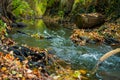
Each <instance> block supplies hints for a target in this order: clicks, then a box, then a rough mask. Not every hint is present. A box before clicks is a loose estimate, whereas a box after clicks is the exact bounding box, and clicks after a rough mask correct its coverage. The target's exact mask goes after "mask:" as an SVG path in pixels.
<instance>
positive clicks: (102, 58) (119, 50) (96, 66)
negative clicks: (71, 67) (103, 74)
mask: <svg viewBox="0 0 120 80" xmlns="http://www.w3.org/2000/svg"><path fill="white" fill-rule="evenodd" d="M118 52H120V48H117V49H115V50H112V51H110V52H107V53H106V54H104V55H103V56H102V57H101V58H100V59H99V60H98V62H97V64H96V65H95V67H94V68H93V71H92V74H94V73H95V72H96V71H97V70H98V68H99V65H100V64H101V63H102V62H103V61H104V60H106V59H107V58H109V57H110V56H112V55H114V54H117V53H118Z"/></svg>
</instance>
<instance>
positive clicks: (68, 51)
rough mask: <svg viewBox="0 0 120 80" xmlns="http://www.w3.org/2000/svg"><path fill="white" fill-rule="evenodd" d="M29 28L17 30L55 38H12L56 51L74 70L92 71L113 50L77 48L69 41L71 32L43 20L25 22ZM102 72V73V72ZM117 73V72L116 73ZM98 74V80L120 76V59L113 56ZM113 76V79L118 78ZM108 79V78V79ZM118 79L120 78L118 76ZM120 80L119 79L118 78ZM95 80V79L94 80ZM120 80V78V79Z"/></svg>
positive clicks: (16, 36)
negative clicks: (47, 23)
mask: <svg viewBox="0 0 120 80" xmlns="http://www.w3.org/2000/svg"><path fill="white" fill-rule="evenodd" d="M24 22H25V23H27V25H28V27H25V28H21V29H20V28H19V29H17V28H15V30H20V31H22V32H25V33H27V34H36V33H37V34H42V35H44V36H53V38H52V39H49V40H47V39H36V38H32V37H30V36H27V35H25V34H20V33H16V32H13V33H12V34H11V35H10V37H11V38H13V39H14V40H15V41H16V42H17V43H18V44H27V45H29V46H34V47H40V48H52V49H54V50H55V51H56V53H54V54H56V55H57V56H58V57H60V58H61V59H63V60H65V61H66V62H69V63H70V64H71V67H72V69H87V70H91V69H92V68H93V67H94V66H95V64H96V63H97V60H98V59H99V58H100V57H101V56H102V55H103V54H104V53H106V52H109V51H110V50H112V47H111V46H108V45H105V44H101V45H97V44H91V45H86V46H75V45H74V44H73V43H72V41H71V40H70V39H69V36H70V35H71V32H72V31H71V30H69V29H66V28H63V27H60V25H56V26H52V25H50V26H49V25H47V26H48V27H47V26H46V25H45V23H44V22H43V21H42V20H35V21H32V20H31V21H30V20H29V21H28V20H26V21H24ZM101 71H102V72H101ZM116 71H117V72H116ZM98 72H99V73H96V76H97V78H98V79H102V78H104V79H103V80H112V79H109V77H110V76H113V72H116V76H117V74H120V57H119V56H116V55H115V56H112V57H110V58H109V59H107V60H106V61H104V62H103V63H102V65H101V66H100V67H99V70H98ZM116 76H113V77H116ZM106 77H108V78H106ZM117 77H118V76H117ZM118 78H119V77H118ZM93 80H94V79H93ZM116 80H117V79H116ZM119 80H120V78H119Z"/></svg>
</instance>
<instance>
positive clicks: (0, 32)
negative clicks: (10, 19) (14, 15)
mask: <svg viewBox="0 0 120 80" xmlns="http://www.w3.org/2000/svg"><path fill="white" fill-rule="evenodd" d="M6 27H7V25H6V23H4V22H3V21H2V20H0V36H1V35H3V32H4V35H6V36H7V32H6Z"/></svg>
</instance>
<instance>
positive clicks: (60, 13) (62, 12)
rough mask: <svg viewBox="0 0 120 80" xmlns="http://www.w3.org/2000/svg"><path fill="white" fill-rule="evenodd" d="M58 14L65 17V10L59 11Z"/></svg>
mask: <svg viewBox="0 0 120 80" xmlns="http://www.w3.org/2000/svg"><path fill="white" fill-rule="evenodd" d="M58 16H60V17H61V18H62V19H63V18H64V11H59V12H58Z"/></svg>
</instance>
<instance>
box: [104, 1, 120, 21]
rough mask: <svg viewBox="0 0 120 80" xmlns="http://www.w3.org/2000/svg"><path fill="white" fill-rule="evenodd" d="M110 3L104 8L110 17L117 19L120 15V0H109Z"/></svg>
mask: <svg viewBox="0 0 120 80" xmlns="http://www.w3.org/2000/svg"><path fill="white" fill-rule="evenodd" d="M107 4H108V5H107V6H106V7H105V8H104V9H105V14H106V15H107V16H109V19H111V18H112V19H116V18H118V17H119V16H120V0H108V3H107Z"/></svg>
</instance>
